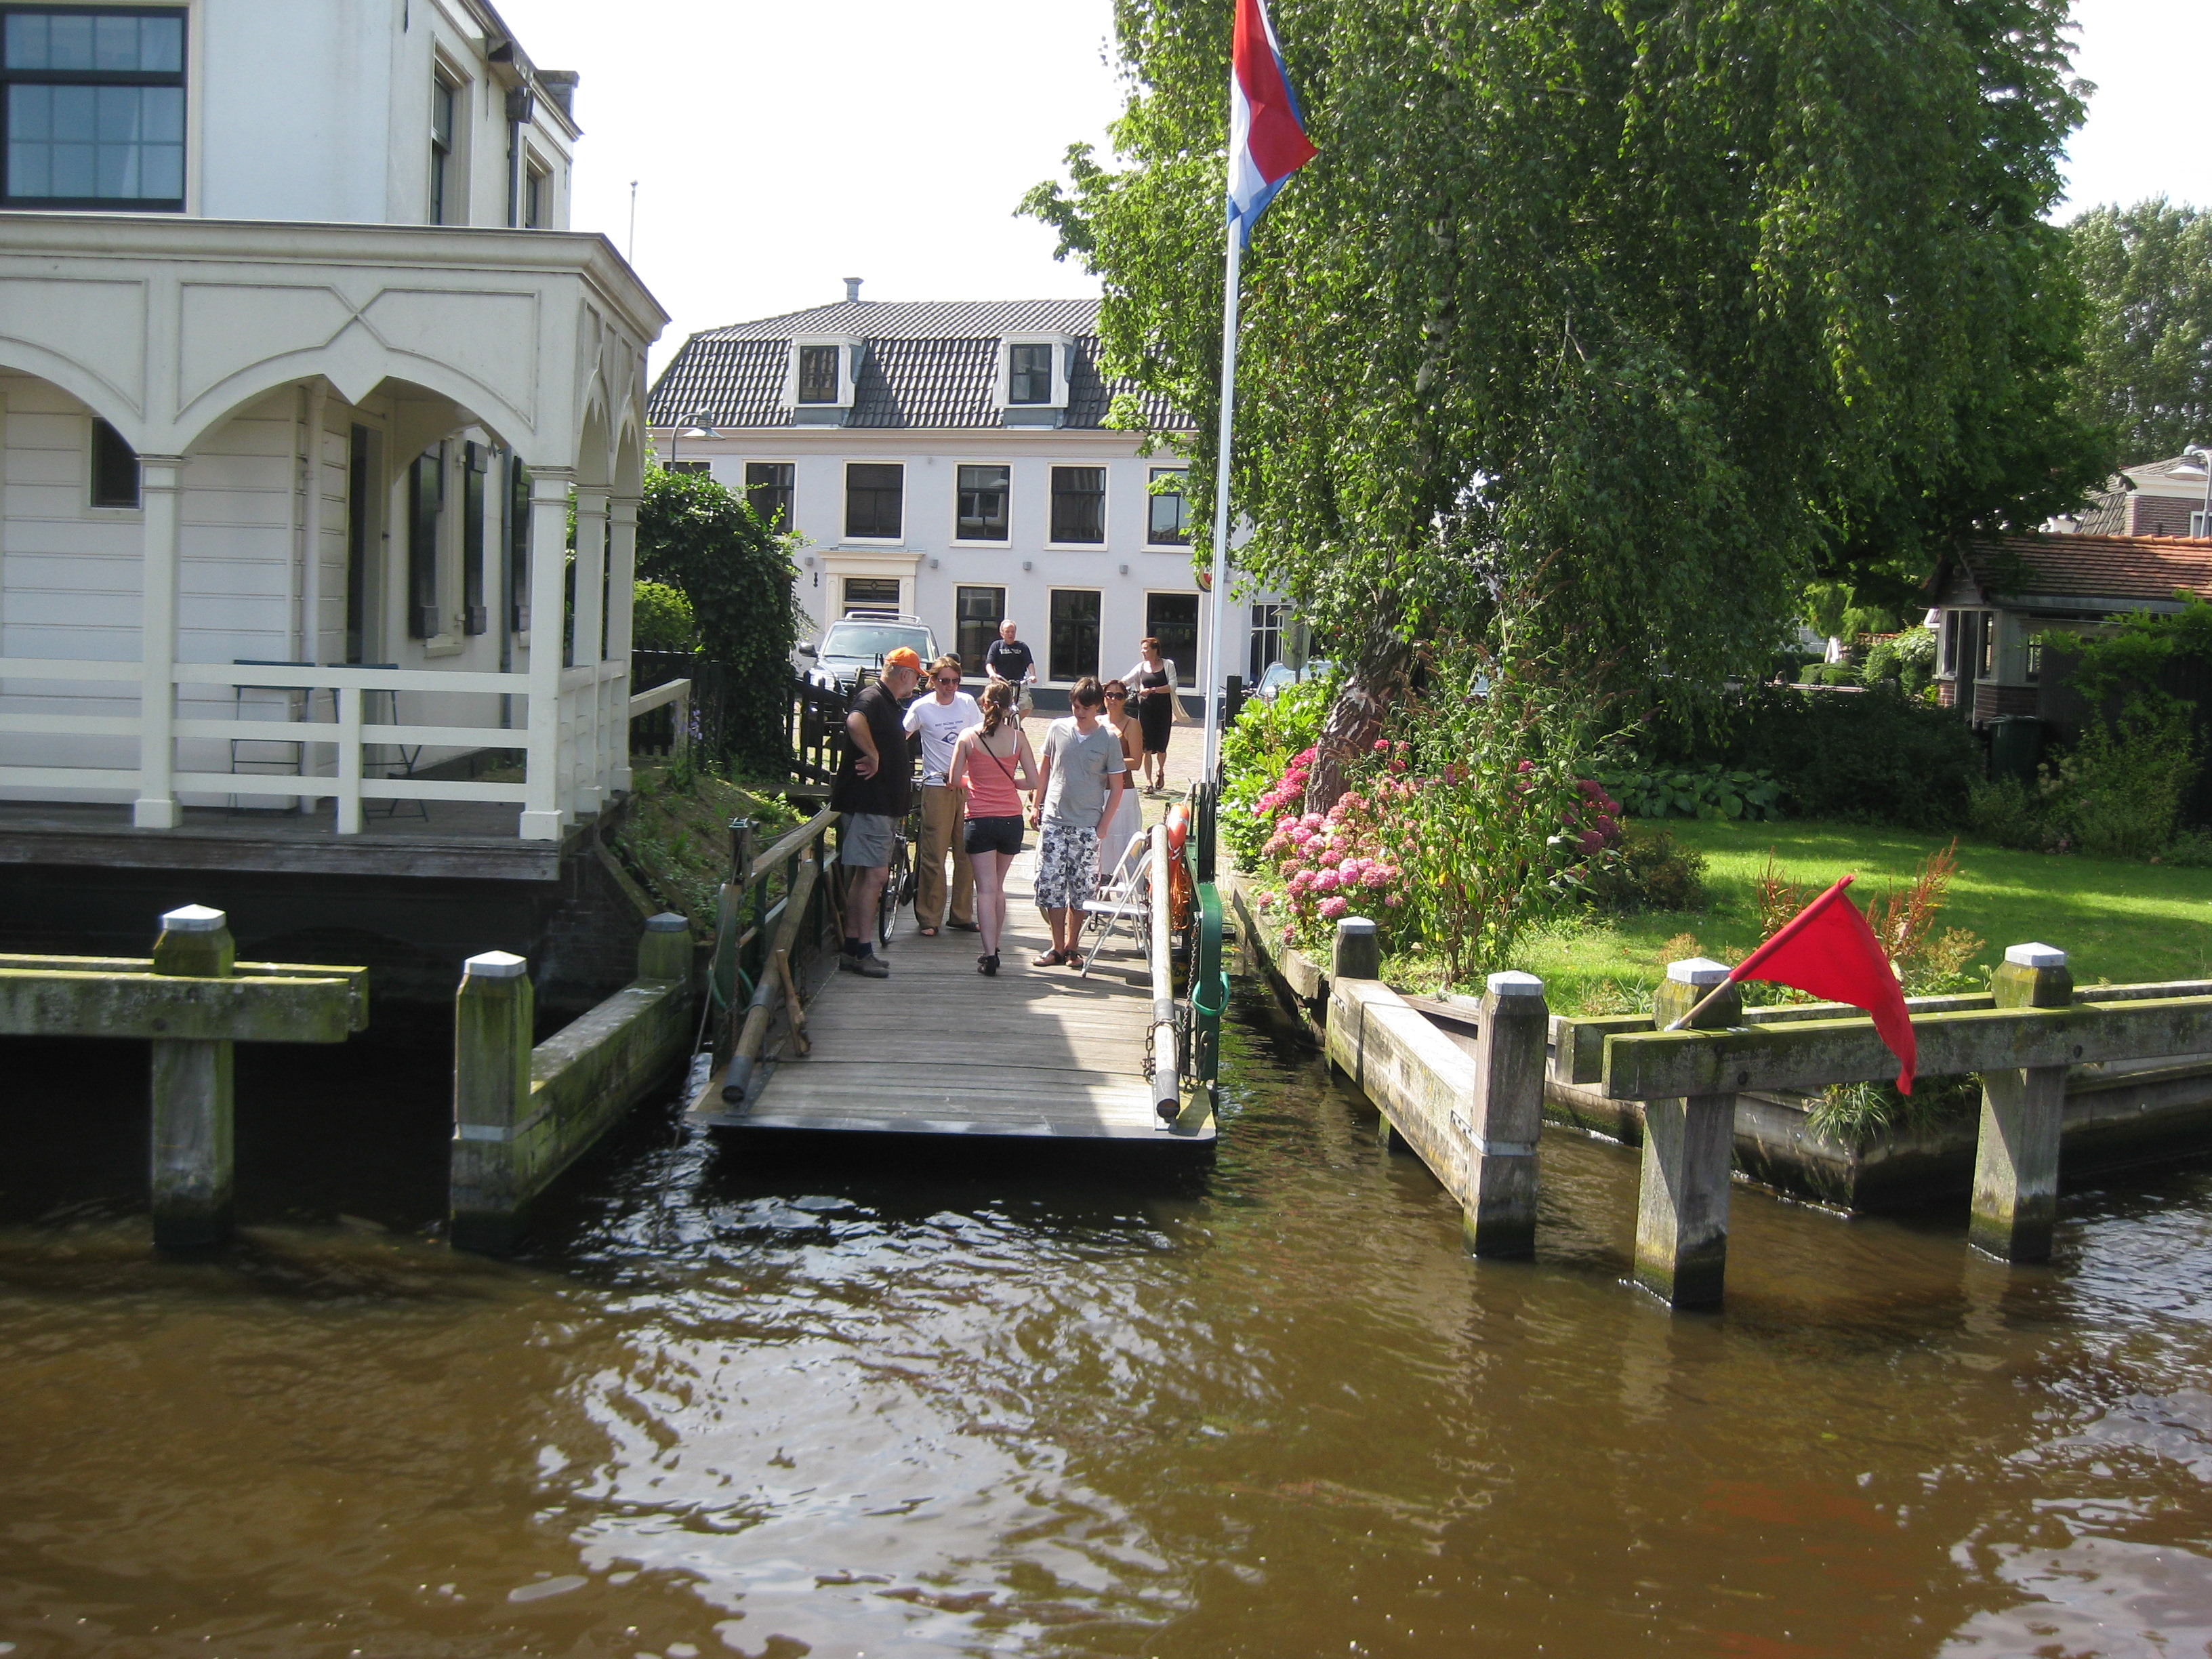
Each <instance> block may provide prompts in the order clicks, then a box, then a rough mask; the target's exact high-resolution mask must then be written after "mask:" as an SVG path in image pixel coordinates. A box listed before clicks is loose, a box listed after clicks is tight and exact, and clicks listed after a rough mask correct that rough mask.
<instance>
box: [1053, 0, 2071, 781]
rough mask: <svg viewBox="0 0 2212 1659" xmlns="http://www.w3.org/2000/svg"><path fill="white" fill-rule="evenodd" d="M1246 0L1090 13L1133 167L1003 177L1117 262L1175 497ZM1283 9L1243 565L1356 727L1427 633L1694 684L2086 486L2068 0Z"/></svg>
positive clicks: (1296, 3) (1197, 478)
mask: <svg viewBox="0 0 2212 1659" xmlns="http://www.w3.org/2000/svg"><path fill="white" fill-rule="evenodd" d="M1271 10H1272V12H1273V17H1274V21H1275V25H1276V28H1277V30H1278V32H1279V34H1280V36H1281V39H1282V41H1283V45H1284V49H1285V53H1286V56H1287V58H1288V61H1289V64H1290V69H1291V77H1292V80H1293V82H1294V83H1295V84H1296V85H1297V88H1298V89H1299V93H1300V95H1301V99H1302V101H1303V103H1304V110H1305V115H1306V122H1307V127H1308V130H1309V131H1310V133H1311V135H1312V136H1313V137H1314V140H1315V142H1316V143H1317V144H1318V145H1319V146H1320V149H1321V155H1320V157H1319V159H1318V160H1316V161H1315V162H1314V163H1313V164H1312V165H1311V166H1310V167H1307V168H1306V169H1305V170H1304V172H1303V173H1299V174H1298V175H1297V178H1296V179H1294V180H1293V181H1292V182H1291V185H1289V187H1288V188H1286V189H1285V191H1284V192H1283V193H1282V195H1281V196H1280V197H1278V198H1277V200H1276V202H1275V203H1274V205H1273V207H1272V208H1271V209H1270V210H1268V213H1267V217H1266V218H1265V219H1264V220H1263V221H1262V222H1261V225H1260V228H1259V231H1258V234H1257V236H1256V238H1255V243H1254V246H1253V249H1252V251H1251V252H1250V254H1249V256H1248V258H1247V261H1246V264H1245V279H1244V280H1245V292H1244V300H1243V306H1244V323H1243V338H1242V344H1241V347H1240V353H1241V356H1240V377H1241V384H1240V387H1239V398H1238V404H1239V407H1238V440H1237V453H1236V459H1235V463H1234V465H1235V474H1236V476H1235V477H1234V480H1233V483H1234V489H1235V501H1236V503H1237V510H1238V512H1239V513H1241V514H1242V515H1243V517H1245V518H1246V519H1248V520H1249V522H1250V524H1251V526H1252V535H1251V539H1250V541H1249V544H1247V545H1245V546H1244V547H1243V548H1242V549H1241V550H1240V552H1239V556H1238V562H1239V564H1240V565H1241V566H1242V568H1243V569H1244V570H1245V571H1247V572H1249V574H1250V576H1251V577H1252V578H1254V579H1255V580H1257V581H1258V582H1260V583H1262V584H1265V585H1267V586H1273V587H1277V588H1279V589H1281V590H1282V591H1284V592H1287V593H1289V594H1290V595H1291V597H1292V598H1293V599H1295V600H1296V601H1297V604H1298V605H1300V606H1301V607H1302V608H1303V609H1304V611H1306V613H1307V614H1308V615H1309V616H1310V617H1311V618H1312V620H1313V621H1314V623H1315V624H1316V629H1317V631H1318V632H1319V633H1320V634H1321V635H1322V637H1323V638H1324V639H1326V640H1327V641H1328V643H1329V645H1330V646H1331V647H1332V648H1333V649H1334V651H1335V652H1336V653H1337V654H1339V655H1340V656H1341V657H1344V658H1345V659H1348V660H1349V661H1350V662H1351V663H1352V665H1353V669H1354V673H1353V676H1352V684H1351V685H1350V686H1349V687H1348V689H1347V695H1346V699H1345V701H1344V702H1343V703H1341V704H1340V708H1339V709H1338V711H1337V719H1336V721H1335V723H1334V726H1333V728H1332V730H1333V735H1334V738H1335V739H1336V741H1337V744H1338V745H1339V746H1341V744H1343V743H1345V742H1348V741H1350V740H1351V739H1352V738H1355V737H1356V736H1358V735H1360V733H1359V732H1358V727H1359V726H1360V724H1361V722H1362V721H1363V720H1370V719H1371V718H1372V714H1373V711H1374V708H1375V707H1376V699H1377V698H1378V697H1379V696H1388V695H1389V691H1390V690H1391V689H1392V688H1393V686H1394V685H1395V684H1396V683H1398V682H1400V681H1401V679H1402V678H1403V677H1404V676H1405V674H1406V673H1407V671H1408V668H1409V665H1411V664H1412V663H1413V660H1414V659H1415V658H1416V656H1417V655H1418V653H1419V652H1420V650H1421V649H1422V647H1423V645H1424V643H1425V641H1429V640H1431V639H1437V638H1451V639H1456V640H1482V641H1486V642H1487V648H1489V649H1490V650H1492V652H1494V653H1498V654H1499V655H1500V656H1502V657H1503V658H1504V659H1505V660H1506V661H1507V662H1508V663H1510V664H1516V665H1520V671H1529V672H1536V671H1541V672H1543V673H1546V674H1548V675H1551V676H1553V677H1555V678H1564V679H1565V680H1566V681H1568V682H1570V683H1571V684H1576V685H1577V686H1581V687H1586V688H1589V689H1590V690H1595V691H1598V692H1601V693H1604V694H1620V693H1626V694H1629V695H1632V696H1635V697H1638V698H1644V697H1650V696H1658V697H1661V698H1674V699H1680V698H1692V699H1694V698H1695V697H1697V696H1699V695H1700V693H1701V689H1702V688H1707V687H1711V686H1715V685H1717V684H1718V683H1719V681H1720V680H1721V679H1722V678H1723V677H1724V676H1725V675H1727V674H1729V673H1730V672H1735V671H1743V670H1745V669H1747V668H1752V667H1755V666H1757V665H1761V664H1763V663H1764V661H1765V659H1766V657H1767V655H1768V653H1770V652H1771V649H1772V647H1773V646H1774V645H1775V643H1776V642H1777V641H1778V638H1779V637H1780V635H1781V632H1782V629H1784V626H1785V624H1786V622H1787V619H1788V618H1789V617H1790V614H1791V613H1792V611H1794V610H1795V609H1796V603H1797V596H1798V594H1799V593H1800V592H1801V590H1802V586H1803V584H1804V583H1805V582H1806V580H1808V579H1810V578H1814V577H1826V578H1827V579H1830V580H1854V579H1858V578H1862V577H1863V576H1865V575H1866V574H1868V573H1869V572H1871V571H1875V570H1876V569H1878V568H1882V567H1884V566H1885V565H1887V566H1889V567H1896V566H1899V564H1900V563H1902V564H1905V565H1910V564H1911V562H1912V560H1913V559H1914V558H1916V557H1918V556H1922V555H1923V554H1924V553H1925V551H1926V550H1928V549H1929V548H1930V547H1932V546H1933V545H1934V544H1936V543H1937V542H1940V540H1941V539H1942V538H1943V537H1945V536H1947V535H1949V534H1953V533H1955V532H1957V531H1958V530H1959V529H1960V528H1962V527H1965V526H1970V525H1973V524H1982V523H1991V524H1994V523H2032V522H2033V521H2034V520H2037V519H2039V518H2040V517H2042V516H2044V515H2045V514H2046V513H2050V512H2052V511H2056V510H2060V509H2062V508H2063V507H2066V506H2069V505H2070V504H2071V502H2072V501H2074V500H2075V499H2078V497H2079V495H2080V493H2081V489H2083V488H2084V487H2085V486H2086V485H2087V483H2089V482H2090V481H2092V480H2093V478H2094V477H2097V476H2098V475H2099V472H2100V469H2101V468H2102V466H2103V465H2104V464H2105V462H2104V455H2103V452H2102V450H2101V448H2100V444H2099V442H2098V441H2097V438H2096V435H2095V433H2094V432H2093V430H2092V429H2091V428H2088V427H2087V426H2085V425H2083V424H2081V423H2080V422H2075V421H2072V420H2069V418H2067V417H2065V416H2062V415H2061V414H2060V413H2059V412H2058V405H2059V403H2060V400H2061V399H2062V398H2063V395H2064V392H2065V389H2066V387H2065V376H2066V374H2067V372H2068V370H2069V368H2070V367H2071V365H2072V363H2073V362H2074V361H2075V341H2076V339H2077V338H2078V336H2079V333H2080V327H2081V298H2080V294H2079V290H2078V287H2077V286H2076V284H2075V282H2074V279H2073V278H2072V276H2070V275H2069V271H2068V268H2067V266H2066V264H2065V261H2064V258H2063V240H2062V234H2061V233H2059V232H2057V231H2056V230H2054V229H2053V228H2051V227H2050V226H2048V225H2047V224H2046V223H2045V222H2044V219H2043V215H2044V213H2045V210H2047V209H2048V207H2049V206H2050V205H2051V203H2052V202H2053V201H2054V200H2055V199H2056V197H2057V192H2058V190H2059V177H2058V171H2057V169H2058V166H2059V162H2060V159H2061V153H2062V146H2063V142H2064V140H2065V137H2066V135H2067V134H2068V132H2069V131H2070V130H2071V129H2072V128H2073V127H2074V126H2075V125H2077V124H2078V123H2079V121H2080V120H2081V115H2082V108H2083V106H2082V102H2081V95H2082V92H2083V90H2084V89H2083V88H2081V87H2080V86H2079V85H2078V84H2077V83H2075V82H2073V81H2072V79H2071V78H2070V73H2069V65H2068V61H2067V58H2066V54H2065V45H2064V40H2063V27H2064V23H2065V8H2064V5H2063V0H1671V3H1670V0H1273V5H1272V7H1271ZM1230 16H1231V5H1230V3H1229V0H1117V4H1116V8H1115V24H1116V31H1117V35H1118V40H1119V46H1120V50H1121V58H1122V60H1123V64H1124V66H1125V70H1126V72H1127V76H1128V81H1129V94H1128V100H1127V107H1126V109H1125V112H1124V113H1123V115H1122V116H1121V119H1120V121H1119V122H1118V124H1117V125H1115V128H1114V129H1113V133H1112V137H1113V141H1114V145H1115V152H1116V157H1115V159H1114V160H1112V161H1109V160H1107V159H1103V158H1102V157H1100V156H1098V155H1094V154H1092V153H1091V151H1089V150H1088V149H1085V148H1081V147H1079V148H1077V149H1073V150H1071V151H1070V153H1069V156H1068V176H1067V178H1066V180H1064V181H1062V182H1059V183H1054V184H1048V185H1040V186H1039V187H1038V188H1037V189H1036V191H1033V192H1031V194H1030V197H1029V198H1028V199H1027V200H1026V202H1025V203H1024V211H1026V212H1029V213H1031V214H1034V215H1036V216H1039V217H1041V218H1043V219H1045V220H1047V221H1048V222H1051V223H1052V224H1054V226H1056V227H1057V228H1058V230H1059V232H1060V237H1061V243H1062V246H1061V252H1062V253H1063V255H1069V256H1073V257H1076V258H1080V259H1082V260H1083V261H1084V262H1085V263H1086V264H1088V265H1089V266H1090V267H1091V269H1092V270H1095V271H1097V273H1098V274H1099V276H1101V277H1102V278H1103V283H1104V288H1105V293H1106V301H1105V304H1104V307H1103V321H1102V327H1103V332H1104V334H1105V337H1106V342H1107V349H1108V351H1109V355H1110V356H1111V357H1112V358H1113V360H1114V362H1115V367H1116V368H1118V369H1119V370H1120V371H1121V372H1124V373H1127V374H1130V375H1132V376H1133V378H1134V379H1136V380H1138V381H1139V383H1140V384H1141V385H1142V386H1146V388H1147V389H1150V390H1152V391H1155V392H1161V393H1164V394H1165V395H1166V396H1167V397H1168V398H1170V399H1171V400H1172V401H1173V402H1174V404H1176V406H1177V407H1179V408H1181V409H1182V410H1184V411H1185V412H1187V413H1188V415H1190V416H1193V417H1194V419H1195V422H1196V427H1197V430H1198V433H1199V436H1198V437H1197V439H1196V440H1195V442H1194V446H1193V447H1194V454H1193V457H1192V459H1193V462H1194V469H1193V471H1194V479H1193V486H1194V497H1196V498H1198V499H1205V498H1206V496H1207V495H1210V493H1211V478H1210V476H1209V475H1210V471H1211V467H1212V459H1213V440H1212V434H1213V432H1214V428H1215V420H1216V409H1217V404H1216V386H1217V365H1218V361H1219V350H1220V317H1221V290H1220V282H1221V249H1222V178H1223V150H1224V144H1225V130H1224V129H1225V86H1226V80H1227V75H1228V53H1229V25H1230ZM1208 551H1210V550H1204V549H1201V550H1200V551H1199V556H1200V557H1201V558H1203V557H1205V556H1206V554H1207V552H1208Z"/></svg>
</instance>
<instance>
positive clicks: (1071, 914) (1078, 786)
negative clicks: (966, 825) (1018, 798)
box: [1030, 674, 1128, 968]
mask: <svg viewBox="0 0 2212 1659" xmlns="http://www.w3.org/2000/svg"><path fill="white" fill-rule="evenodd" d="M1067 706H1068V710H1069V714H1070V718H1068V719H1066V720H1054V722H1053V723H1052V730H1051V731H1049V732H1047V733H1046V734H1045V739H1044V752H1043V753H1042V755H1041V756H1040V757H1038V760H1037V789H1036V796H1035V797H1034V799H1035V801H1036V805H1033V806H1031V807H1030V823H1031V824H1033V825H1037V826H1039V827H1041V828H1042V830H1043V834H1042V835H1041V836H1039V837H1038V838H1037V874H1036V901H1037V905H1038V908H1041V909H1042V911H1043V912H1044V916H1045V921H1047V922H1048V923H1049V924H1050V925H1051V927H1052V949H1050V950H1049V951H1046V952H1045V953H1044V954H1043V955H1042V956H1040V957H1037V959H1036V965H1037V966H1038V967H1040V968H1052V967H1056V966H1058V965H1059V964H1060V963H1066V964H1067V965H1068V966H1070V967H1072V968H1079V967H1081V966H1082V965H1083V957H1082V953H1081V952H1079V951H1077V950H1076V948H1075V941H1076V935H1077V934H1078V933H1079V931H1080V930H1081V927H1082V924H1083V913H1082V911H1081V910H1079V908H1076V907H1077V906H1079V905H1080V904H1081V903H1082V902H1083V901H1084V900H1085V899H1086V898H1088V897H1089V896H1091V872H1093V871H1094V870H1095V869H1096V868H1097V863H1098V826H1099V825H1100V824H1102V823H1105V822H1106V821H1107V820H1108V819H1109V818H1111V817H1113V816H1114V809H1115V807H1116V806H1118V805H1121V791H1122V789H1123V788H1124V787H1126V786H1127V782H1128V774H1127V767H1126V766H1125V764H1124V763H1123V762H1122V759H1121V733H1120V732H1116V731H1115V729H1114V728H1113V727H1112V726H1108V725H1106V724H1105V723H1104V722H1103V720H1100V718H1099V715H1100V714H1101V712H1102V711H1103V709H1104V708H1105V707H1106V695H1105V693H1104V692H1103V691H1102V690H1100V689H1099V686H1098V681H1097V678H1096V677H1095V676H1092V675H1089V674H1086V675H1085V676H1084V677H1083V678H1081V679H1079V680H1078V681H1076V683H1075V687H1074V689H1073V690H1071V691H1070V692H1069V693H1068V694H1067Z"/></svg>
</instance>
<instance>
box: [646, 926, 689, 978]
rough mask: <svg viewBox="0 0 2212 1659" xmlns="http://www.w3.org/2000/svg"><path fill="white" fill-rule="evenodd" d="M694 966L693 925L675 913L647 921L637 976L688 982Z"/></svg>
mask: <svg viewBox="0 0 2212 1659" xmlns="http://www.w3.org/2000/svg"><path fill="white" fill-rule="evenodd" d="M691 965H692V963H691V924H690V922H689V921H685V920H684V918H683V917H682V916H679V915H677V914H676V913H675V912H674V911H672V910H663V911H662V912H661V913H660V914H659V915H657V916H648V917H647V918H646V922H645V932H644V933H643V934H641V936H640V937H639V939H638V941H637V976H638V977H639V978H640V979H667V980H677V981H688V980H690V977H691Z"/></svg>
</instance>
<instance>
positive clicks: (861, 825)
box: [837, 812, 899, 870]
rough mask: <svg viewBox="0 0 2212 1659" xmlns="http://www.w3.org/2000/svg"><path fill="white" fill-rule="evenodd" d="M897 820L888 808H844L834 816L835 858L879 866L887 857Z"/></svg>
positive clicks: (861, 866) (857, 864)
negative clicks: (835, 822) (835, 830)
mask: <svg viewBox="0 0 2212 1659" xmlns="http://www.w3.org/2000/svg"><path fill="white" fill-rule="evenodd" d="M898 824H899V821H898V820H897V819H896V818H895V817H891V815H890V813H888V812H848V813H846V814H845V815H844V817H841V818H839V819H838V820H837V862H838V863H840V864H849V865H851V866H853V867H854V869H856V870H880V869H882V868H883V867H884V866H885V865H887V864H889V863H890V861H891V842H892V841H893V840H894V839H895V838H896V836H897V835H898Z"/></svg>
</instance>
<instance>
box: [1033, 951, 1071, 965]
mask: <svg viewBox="0 0 2212 1659" xmlns="http://www.w3.org/2000/svg"><path fill="white" fill-rule="evenodd" d="M1066 960H1067V958H1066V956H1064V955H1063V954H1061V953H1060V951H1056V950H1055V951H1041V952H1039V953H1038V956H1037V958H1036V961H1035V962H1033V963H1030V966H1031V967H1032V968H1057V967H1059V966H1060V964H1061V963H1065V962H1066Z"/></svg>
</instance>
